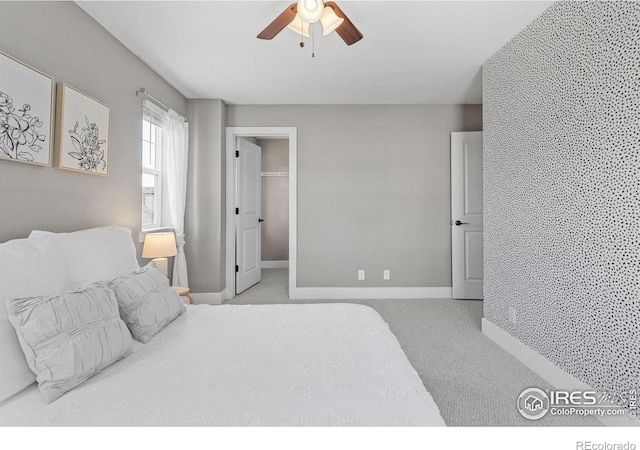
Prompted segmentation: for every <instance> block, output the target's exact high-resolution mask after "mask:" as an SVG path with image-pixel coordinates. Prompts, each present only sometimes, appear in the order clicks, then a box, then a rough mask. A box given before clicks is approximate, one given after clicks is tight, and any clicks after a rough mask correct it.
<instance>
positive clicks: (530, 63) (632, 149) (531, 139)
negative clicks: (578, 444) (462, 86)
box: [483, 1, 640, 394]
mask: <svg viewBox="0 0 640 450" xmlns="http://www.w3.org/2000/svg"><path fill="white" fill-rule="evenodd" d="M483 89H484V94H483V96H484V99H483V105H484V106H483V108H484V151H485V156H484V158H485V159H484V167H485V177H484V193H485V194H484V195H485V197H484V205H485V206H484V208H485V209H484V220H485V229H484V237H485V250H484V251H485V302H484V314H485V318H486V319H487V320H489V321H491V322H493V323H494V324H495V325H497V326H499V327H500V328H502V329H503V330H505V331H507V332H508V333H509V334H511V335H512V336H514V337H516V338H517V339H519V340H520V341H521V342H523V343H525V344H526V345H527V346H529V347H530V348H532V349H533V350H535V351H537V352H538V353H540V354H541V355H543V356H544V357H546V358H547V359H548V360H550V361H552V362H553V363H555V364H556V365H558V366H559V367H560V368H562V369H563V370H565V371H566V372H568V373H570V374H572V375H573V376H574V377H576V378H578V379H579V380H581V381H583V382H585V383H587V384H589V385H591V386H593V387H594V388H596V389H598V390H601V391H605V392H609V393H611V394H620V393H623V392H627V391H629V390H630V389H638V388H640V2H633V1H629V2H596V1H587V2H571V1H569V2H559V3H556V4H554V5H552V6H551V7H550V8H549V9H548V10H547V11H545V12H544V13H543V14H542V16H540V17H539V18H538V19H536V20H535V21H534V22H533V23H532V24H531V25H529V26H528V27H527V28H526V29H525V30H524V31H523V32H521V33H520V34H518V35H517V36H516V37H515V38H513V39H512V40H511V41H510V42H509V43H508V44H507V45H506V46H505V47H503V48H502V49H501V50H500V51H499V52H498V53H497V54H496V55H494V56H493V57H492V58H491V59H489V60H488V61H487V62H486V63H485V65H484V68H483ZM510 307H512V308H514V309H515V313H516V314H515V316H516V318H515V323H513V322H512V321H511V320H510V319H509V308H510Z"/></svg>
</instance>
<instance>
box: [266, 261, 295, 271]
mask: <svg viewBox="0 0 640 450" xmlns="http://www.w3.org/2000/svg"><path fill="white" fill-rule="evenodd" d="M262 268H263V269H288V268H289V261H262Z"/></svg>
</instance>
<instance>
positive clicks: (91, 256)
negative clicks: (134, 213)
mask: <svg viewBox="0 0 640 450" xmlns="http://www.w3.org/2000/svg"><path fill="white" fill-rule="evenodd" d="M46 236H48V237H54V238H55V239H58V241H59V243H60V246H61V247H62V250H63V252H64V255H65V260H66V265H67V269H68V271H69V280H70V283H71V287H72V288H74V289H75V288H80V287H83V286H86V285H88V284H91V283H94V282H96V281H107V280H111V279H113V278H116V277H119V276H121V275H125V274H127V273H130V272H132V271H134V270H137V269H139V268H140V266H139V265H138V260H137V258H136V248H135V246H134V244H133V239H132V238H131V230H130V229H129V228H124V227H118V226H109V227H101V228H91V229H88V230H82V231H76V232H74V233H50V232H48V231H40V230H34V231H32V232H31V234H30V235H29V238H30V239H31V238H41V237H46ZM53 292H57V291H51V292H49V294H51V293H53Z"/></svg>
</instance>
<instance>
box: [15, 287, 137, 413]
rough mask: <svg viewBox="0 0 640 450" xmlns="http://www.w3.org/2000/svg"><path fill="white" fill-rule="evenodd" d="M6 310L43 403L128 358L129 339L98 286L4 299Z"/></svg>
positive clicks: (107, 292) (109, 296)
mask: <svg viewBox="0 0 640 450" xmlns="http://www.w3.org/2000/svg"><path fill="white" fill-rule="evenodd" d="M7 309H8V311H9V320H10V321H11V324H12V325H13V327H14V328H15V330H16V334H17V335H18V340H19V341H20V346H21V347H22V351H23V352H24V355H25V357H26V359H27V363H28V364H29V367H30V368H31V370H32V371H33V372H34V373H35V374H36V378H37V380H38V387H39V389H40V392H41V393H42V396H43V397H44V400H45V401H46V402H47V403H51V402H52V401H54V400H55V399H57V398H58V397H60V396H61V395H63V394H64V393H66V392H68V391H70V390H71V389H73V388H74V387H76V386H78V385H80V384H82V383H83V382H85V381H86V380H88V379H89V378H91V377H92V376H93V375H95V374H97V373H98V372H100V371H101V370H102V369H104V368H105V367H108V366H110V365H111V364H113V363H114V362H116V361H118V360H120V359H122V358H124V357H125V356H127V355H128V354H129V353H131V344H132V339H131V334H130V333H129V330H128V329H127V325H126V324H125V323H124V322H123V321H122V319H120V316H119V314H118V302H116V298H115V295H114V293H113V291H112V290H111V289H109V288H108V287H107V286H105V285H104V284H103V283H95V284H91V285H89V286H87V287H85V288H84V289H81V290H76V291H69V292H64V293H62V294H57V295H52V296H42V297H30V298H19V299H14V300H9V301H7Z"/></svg>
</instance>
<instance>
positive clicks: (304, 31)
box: [287, 14, 310, 37]
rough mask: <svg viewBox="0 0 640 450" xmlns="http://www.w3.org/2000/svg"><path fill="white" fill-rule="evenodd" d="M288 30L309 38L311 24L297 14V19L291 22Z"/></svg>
mask: <svg viewBox="0 0 640 450" xmlns="http://www.w3.org/2000/svg"><path fill="white" fill-rule="evenodd" d="M287 28H289V29H290V30H293V31H295V32H296V33H297V34H301V35H303V36H304V37H309V36H310V34H309V24H308V23H307V22H305V21H304V19H302V17H300V14H296V18H295V19H293V20H292V21H291V23H290V24H289V25H287Z"/></svg>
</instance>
